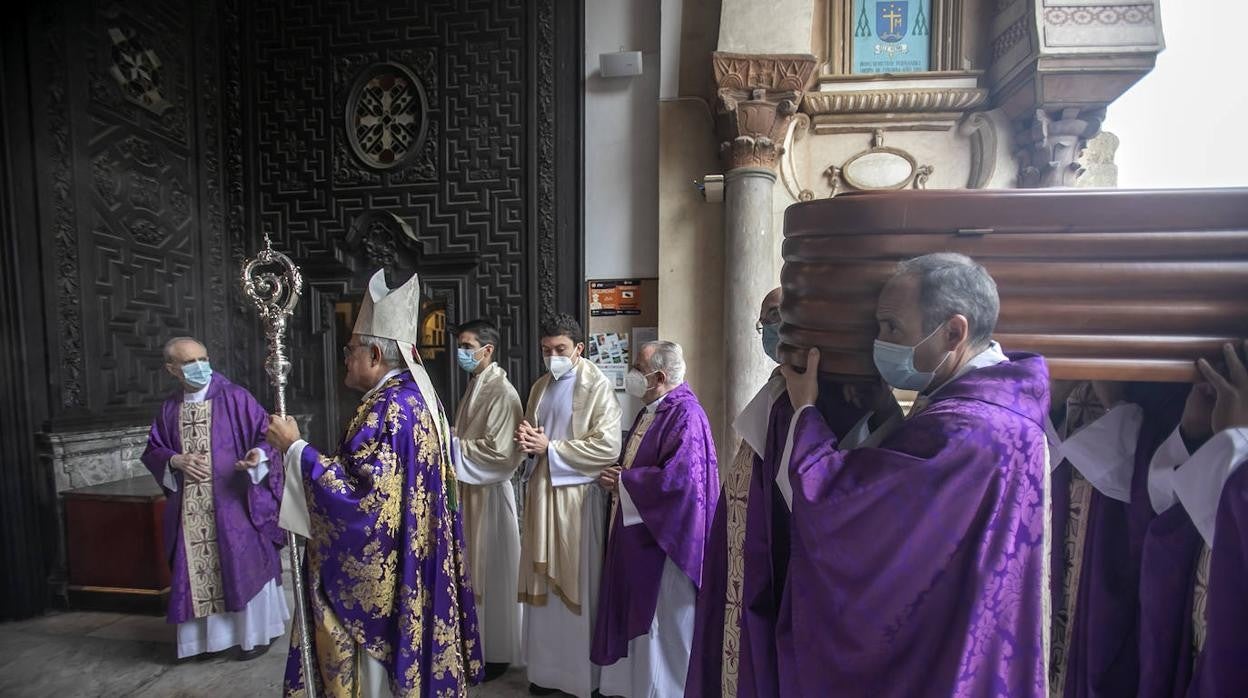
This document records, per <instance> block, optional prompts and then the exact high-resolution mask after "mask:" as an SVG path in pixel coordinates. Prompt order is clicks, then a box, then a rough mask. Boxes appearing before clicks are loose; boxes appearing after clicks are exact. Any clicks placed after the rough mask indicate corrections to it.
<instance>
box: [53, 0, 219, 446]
mask: <svg viewBox="0 0 1248 698" xmlns="http://www.w3.org/2000/svg"><path fill="white" fill-rule="evenodd" d="M36 26H37V27H38V28H39V29H41V30H42V31H36V32H33V34H34V35H35V36H37V37H38V40H37V41H32V42H31V53H32V60H31V64H32V66H33V73H34V75H35V79H34V84H35V85H38V86H41V87H42V88H43V89H33V90H32V93H33V98H34V101H35V105H34V117H35V119H34V121H35V124H36V129H35V142H36V152H37V153H38V154H39V157H38V158H37V164H38V168H37V172H38V182H37V188H38V190H39V193H40V213H41V215H40V220H41V222H42V226H41V231H40V235H41V240H42V246H43V250H44V259H45V260H48V262H49V263H48V265H47V267H46V268H45V274H44V279H45V297H46V298H47V299H48V302H47V304H46V317H47V330H48V340H49V341H48V352H49V364H50V367H51V372H52V374H53V375H52V377H51V378H52V381H51V385H53V386H55V390H54V395H53V396H52V401H51V403H52V417H53V423H54V425H55V424H58V423H72V422H74V421H76V420H91V421H92V422H95V423H100V422H108V421H117V422H135V421H137V422H143V421H146V420H148V419H150V418H151V414H152V411H153V408H154V407H155V404H156V403H157V402H159V401H160V400H161V399H163V397H164V395H166V394H167V393H168V392H169V390H170V389H171V388H172V385H171V383H170V381H169V378H168V376H167V375H166V374H164V373H163V371H162V370H161V365H162V364H163V359H162V357H161V347H162V344H163V342H164V341H165V339H167V338H168V337H171V336H176V335H196V336H202V337H206V338H208V339H209V350H210V352H211V353H212V354H214V356H217V355H220V356H219V359H218V360H219V363H222V367H223V368H224V362H221V361H220V359H224V356H223V354H224V348H225V347H226V346H227V343H228V336H227V331H226V323H225V313H226V306H225V302H224V297H225V291H226V289H225V283H226V275H227V268H226V259H225V240H224V229H223V211H222V207H221V200H222V180H221V169H220V140H219V136H218V132H219V128H220V121H219V114H220V105H219V89H218V86H219V69H218V67H217V66H218V50H219V45H218V40H217V36H216V30H217V18H216V12H215V11H214V9H213V8H212V7H211V5H207V4H205V3H195V2H191V1H190V0H181V1H177V2H168V1H166V0H148V1H147V2H129V3H125V4H124V6H122V5H120V4H115V3H112V2H80V3H46V4H45V5H44V7H43V8H42V11H41V16H40V18H39V21H38V22H37V23H36Z"/></svg>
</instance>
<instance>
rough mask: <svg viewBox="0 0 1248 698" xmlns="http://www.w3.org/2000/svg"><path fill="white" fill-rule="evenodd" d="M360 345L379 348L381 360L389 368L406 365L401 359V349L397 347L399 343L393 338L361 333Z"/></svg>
mask: <svg viewBox="0 0 1248 698" xmlns="http://www.w3.org/2000/svg"><path fill="white" fill-rule="evenodd" d="M360 346H366V347H377V348H378V349H380V350H381V362H382V363H383V364H385V365H386V366H388V367H390V368H403V367H404V366H406V365H407V363H406V362H404V361H403V351H402V350H401V349H399V343H398V342H396V341H394V340H393V339H387V338H385V337H374V336H373V335H371V334H362V335H360Z"/></svg>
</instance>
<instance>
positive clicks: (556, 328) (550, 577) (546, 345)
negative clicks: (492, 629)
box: [516, 314, 621, 698]
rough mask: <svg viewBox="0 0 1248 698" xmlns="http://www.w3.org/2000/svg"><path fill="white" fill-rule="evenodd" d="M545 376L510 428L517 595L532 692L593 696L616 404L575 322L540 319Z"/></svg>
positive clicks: (615, 451)
mask: <svg viewBox="0 0 1248 698" xmlns="http://www.w3.org/2000/svg"><path fill="white" fill-rule="evenodd" d="M541 345H542V356H543V358H544V360H545V363H546V367H547V370H548V371H549V372H548V373H547V375H545V376H542V377H541V378H540V379H538V381H537V382H536V383H534V385H533V389H532V391H531V392H530V394H529V404H528V409H527V410H526V412H525V421H524V422H522V423H521V425H520V428H519V429H517V430H516V441H517V443H519V445H520V450H521V451H523V452H524V453H525V454H526V455H528V456H529V457H530V458H529V459H528V463H527V464H526V476H527V487H526V490H525V506H524V525H523V526H522V527H521V528H522V530H523V535H522V538H521V545H520V578H519V599H520V601H522V602H523V603H524V604H525V612H524V632H523V637H524V642H523V646H524V660H525V662H526V664H527V665H528V674H529V681H530V684H531V685H530V686H529V692H530V693H532V694H533V695H553V694H554V693H555V692H557V691H563V692H564V693H568V694H571V695H574V696H578V698H589V696H590V694H592V693H593V692H594V690H595V689H596V688H597V687H598V677H599V669H598V667H595V666H593V665H592V664H591V663H590V660H589V649H590V642H591V641H592V639H593V628H594V614H595V612H596V610H597V607H598V583H599V578H600V575H601V569H602V553H603V547H604V545H605V542H606V530H605V528H606V527H605V522H606V511H607V510H606V505H607V498H606V494H605V492H604V491H603V490H602V488H600V487H598V485H597V484H596V482H597V480H598V476H599V475H600V474H601V473H602V470H603V469H604V468H606V467H609V466H611V465H613V464H615V461H616V458H617V457H618V456H619V451H620V412H621V411H620V406H619V403H618V402H617V401H616V398H615V390H614V386H613V385H612V383H611V381H610V380H609V379H608V378H607V377H606V376H605V375H603V373H602V371H600V370H599V369H598V367H597V366H594V365H593V364H592V363H591V362H589V361H588V360H586V359H585V358H583V357H582V353H583V352H584V350H585V344H584V334H583V333H582V331H581V327H580V324H579V323H577V321H576V320H575V319H574V318H572V317H571V316H569V315H566V314H561V315H556V316H555V317H553V318H551V319H549V320H547V321H545V322H543V323H542V337H541Z"/></svg>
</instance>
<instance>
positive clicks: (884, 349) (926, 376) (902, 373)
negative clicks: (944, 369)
mask: <svg viewBox="0 0 1248 698" xmlns="http://www.w3.org/2000/svg"><path fill="white" fill-rule="evenodd" d="M944 326H945V325H944V323H941V324H940V327H937V328H936V329H934V330H932V333H931V334H929V335H927V336H926V337H924V338H923V339H920V340H919V344H922V343H923V342H926V341H927V340H929V339H931V338H932V337H934V336H936V333H937V332H939V331H940V328H941V327H944ZM919 344H916V345H914V346H912V347H908V346H906V345H904V344H893V343H892V342H885V341H883V340H879V339H877V340H875V350H874V352H873V353H874V356H873V358H874V359H875V368H876V369H877V370H879V372H880V376H881V377H882V378H883V379H884V382H885V383H888V384H889V385H891V386H893V387H894V388H897V389H898V390H924V389H926V388H927V386H929V385H931V384H932V379H933V378H935V377H936V371H938V370H940V367H941V366H943V365H944V364H945V360H946V359H948V358H949V356H950V354H952V352H948V351H947V352H945V354H944V356H942V357H940V363H938V364H936V368H935V369H932V370H931V371H920V370H918V369H916V368H915V367H914V350H915V349H917V348H918V347H919Z"/></svg>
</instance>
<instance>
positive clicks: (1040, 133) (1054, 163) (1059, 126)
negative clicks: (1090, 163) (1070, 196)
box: [1016, 108, 1105, 189]
mask: <svg viewBox="0 0 1248 698" xmlns="http://www.w3.org/2000/svg"><path fill="white" fill-rule="evenodd" d="M1104 119H1105V109H1104V108H1100V109H1094V110H1091V111H1086V112H1081V111H1080V110H1079V109H1078V108H1068V109H1063V110H1061V111H1060V112H1057V113H1056V114H1055V115H1051V114H1050V113H1049V112H1047V111H1045V110H1043V109H1037V110H1036V113H1035V116H1034V117H1033V118H1032V119H1029V120H1027V121H1025V122H1024V123H1023V124H1022V128H1021V132H1020V133H1019V135H1018V137H1017V138H1016V140H1017V142H1018V143H1019V145H1020V146H1021V149H1020V150H1019V152H1018V161H1019V171H1018V186H1019V187H1020V188H1027V189H1039V188H1047V187H1073V186H1075V183H1076V180H1078V178H1079V173H1080V171H1081V169H1082V168H1081V167H1080V165H1079V154H1080V153H1082V152H1083V148H1084V146H1085V145H1086V144H1087V142H1088V139H1089V138H1092V137H1094V136H1095V135H1096V134H1097V133H1099V132H1100V130H1101V122H1102V121H1103V120H1104Z"/></svg>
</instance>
